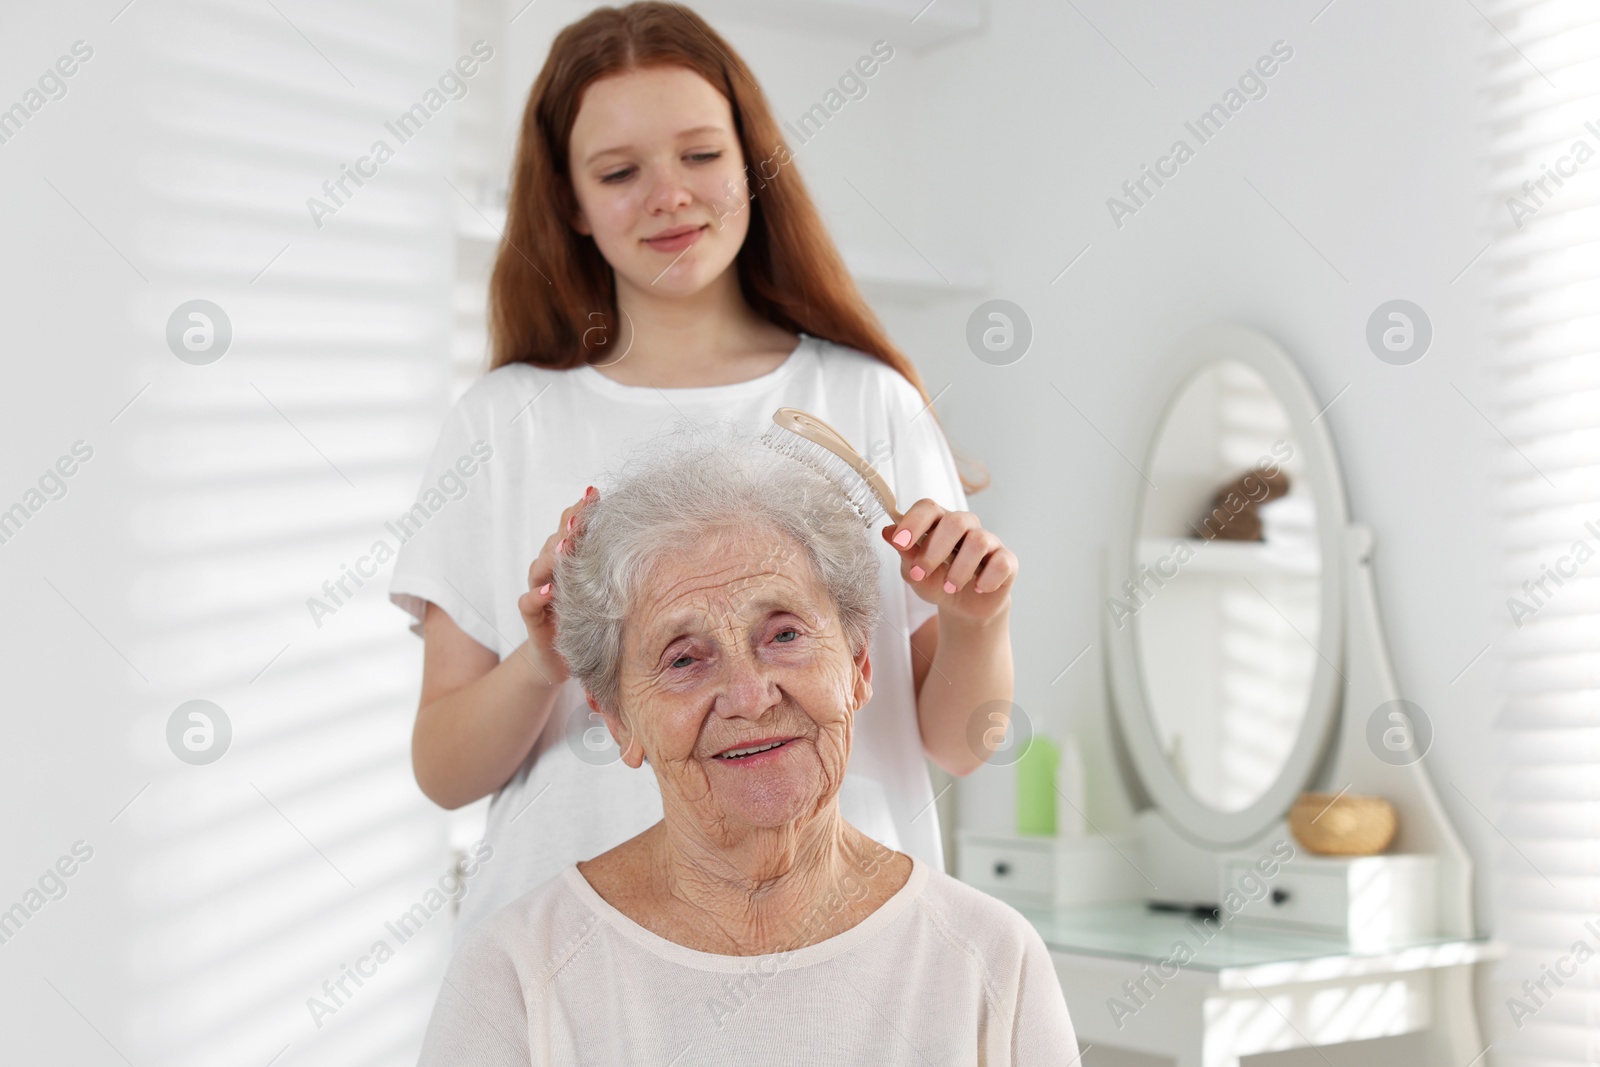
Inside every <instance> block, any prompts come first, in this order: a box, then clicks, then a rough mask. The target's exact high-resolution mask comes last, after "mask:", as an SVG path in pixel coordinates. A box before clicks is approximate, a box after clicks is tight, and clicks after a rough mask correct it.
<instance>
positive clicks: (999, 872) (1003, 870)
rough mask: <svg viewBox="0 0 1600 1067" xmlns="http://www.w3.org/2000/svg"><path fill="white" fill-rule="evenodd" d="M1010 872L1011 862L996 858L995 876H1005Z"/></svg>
mask: <svg viewBox="0 0 1600 1067" xmlns="http://www.w3.org/2000/svg"><path fill="white" fill-rule="evenodd" d="M1010 873H1011V864H1009V863H1007V862H1006V861H1005V860H995V861H994V876H995V877H996V878H1004V877H1005V876H1006V875H1008V874H1010Z"/></svg>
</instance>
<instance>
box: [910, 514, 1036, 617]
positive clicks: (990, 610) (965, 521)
mask: <svg viewBox="0 0 1600 1067" xmlns="http://www.w3.org/2000/svg"><path fill="white" fill-rule="evenodd" d="M883 539H884V540H885V541H888V542H889V544H891V545H893V546H894V548H895V550H896V551H898V552H899V553H900V575H901V577H903V578H904V579H905V580H906V581H907V582H909V583H910V584H911V588H912V589H914V590H916V593H917V595H918V596H919V597H921V598H922V599H923V600H926V601H927V602H928V603H930V604H935V605H937V606H938V607H939V609H940V611H941V612H945V611H949V612H953V613H954V614H956V615H958V616H960V617H962V618H964V619H968V620H971V621H973V622H987V621H988V620H990V619H993V618H995V617H996V616H998V615H1000V614H1001V613H1003V612H1005V611H1007V610H1008V609H1009V608H1010V606H1011V586H1012V583H1013V582H1014V581H1015V579H1016V576H1017V557H1016V553H1014V552H1012V551H1011V550H1010V549H1009V548H1007V547H1006V546H1005V545H1004V544H1002V543H1001V541H1000V538H999V537H997V536H995V535H994V534H993V533H990V532H989V531H988V530H985V529H984V528H983V524H982V523H980V522H979V521H978V517H977V516H976V515H974V514H973V513H972V512H970V511H947V510H945V509H944V508H942V507H940V506H939V505H938V504H936V503H935V502H934V501H932V500H930V499H928V498H926V497H924V498H923V499H921V500H919V501H917V502H916V503H915V504H912V505H911V507H909V508H907V509H906V511H905V513H904V514H903V515H902V516H901V518H900V522H899V523H897V524H894V525H889V526H885V527H884V528H883Z"/></svg>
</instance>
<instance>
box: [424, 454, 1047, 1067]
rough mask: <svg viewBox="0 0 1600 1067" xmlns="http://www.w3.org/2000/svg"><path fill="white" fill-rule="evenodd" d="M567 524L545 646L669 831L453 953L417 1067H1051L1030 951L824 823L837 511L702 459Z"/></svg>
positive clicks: (845, 702)
mask: <svg viewBox="0 0 1600 1067" xmlns="http://www.w3.org/2000/svg"><path fill="white" fill-rule="evenodd" d="M580 515H581V517H580V520H579V522H578V524H577V526H576V529H575V531H574V533H573V535H572V536H571V539H570V540H571V548H570V549H569V550H568V551H567V552H565V553H563V554H562V555H561V556H560V557H558V563H557V566H556V581H555V585H556V594H555V595H556V597H557V602H558V609H557V610H558V624H557V626H558V637H557V642H556V647H557V650H558V651H559V652H560V653H561V655H562V656H563V657H564V658H565V659H566V661H567V663H568V664H569V666H570V669H571V671H572V674H573V676H574V677H576V678H578V679H579V680H580V682H581V683H582V684H583V686H584V689H585V690H586V692H587V693H588V699H589V703H590V705H591V706H592V707H593V708H594V709H595V710H596V711H598V712H599V713H600V714H601V715H602V716H603V717H604V719H605V722H606V725H607V727H608V728H609V729H610V731H611V734H612V736H613V737H614V738H615V739H616V741H617V743H618V745H619V746H620V747H621V750H622V759H623V760H625V761H626V762H627V765H628V766H630V767H633V768H636V769H637V768H639V767H641V766H643V765H644V764H645V763H647V762H648V763H649V765H650V771H651V772H653V773H654V775H655V779H656V783H657V785H658V786H659V787H660V790H661V798H662V808H663V812H664V818H663V819H662V820H661V821H660V822H658V823H656V824H655V825H654V826H652V827H651V828H650V829H648V830H646V831H645V832H644V833H642V834H640V835H639V836H637V837H634V838H632V839H631V840H629V841H626V842H624V843H623V844H621V845H619V846H617V847H616V848H614V849H612V850H611V851H609V852H606V853H603V854H601V855H599V856H596V857H595V858H594V859H592V860H588V861H586V862H583V863H578V864H574V865H573V866H570V867H568V868H567V869H566V870H565V871H564V872H563V873H562V874H561V875H559V876H557V877H556V878H553V879H551V880H550V881H549V882H546V883H545V884H544V885H542V886H540V887H539V888H537V889H535V890H533V891H532V892H530V893H528V894H526V895H525V896H523V897H521V898H520V899H518V900H516V901H514V902H512V903H511V904H509V905H507V906H505V907H504V908H502V909H500V910H499V911H498V912H496V913H495V914H494V915H493V916H491V917H490V918H489V919H487V920H486V921H485V922H483V923H482V924H481V925H480V926H479V927H478V928H477V929H475V930H474V931H473V932H472V934H471V935H470V936H469V937H468V939H467V940H466V941H465V943H464V944H463V945H462V946H461V949H460V951H459V952H458V953H457V955H456V956H455V958H454V960H453V961H452V963H451V965H450V968H449V972H448V974H447V976H446V979H445V984H444V986H443V988H442V989H441V992H440V995H439V999H438V1002H437V1004H436V1005H435V1007H434V1011H433V1016H432V1019H431V1020H430V1022H429V1025H428V1031H427V1036H426V1038H425V1041H424V1046H423V1053H422V1058H421V1061H420V1062H421V1063H422V1064H424V1065H434V1064H463V1065H467V1064H470V1065H473V1067H481V1065H485V1064H491V1065H495V1064H519V1065H521V1064H541V1065H543V1064H577V1063H584V1064H606V1065H617V1067H621V1065H634V1064H656V1065H659V1067H668V1065H673V1067H690V1065H692V1064H727V1065H734V1064H738V1065H740V1067H747V1065H752V1064H779V1063H782V1064H806V1065H813V1064H824V1065H834V1064H858V1063H859V1064H873V1065H879V1064H901V1063H904V1064H941V1065H943V1064H988V1065H999V1064H1023V1065H1033V1064H1069V1063H1071V1062H1073V1061H1074V1060H1075V1059H1076V1057H1077V1055H1078V1050H1077V1045H1076V1043H1075V1039H1074V1035H1073V1029H1072V1024H1071V1022H1070V1020H1069V1019H1068V1017H1067V1008H1066V1003H1065V1001H1064V1000H1063V998H1062V994H1061V988H1060V986H1059V984H1058V982H1057V980H1056V975H1055V971H1054V969H1053V967H1052V965H1051V962H1050V957H1049V954H1048V952H1047V950H1046V949H1045V946H1044V943H1043V941H1042V940H1041V939H1040V937H1039V935H1038V933H1037V932H1035V930H1034V929H1033V928H1032V926H1030V925H1029V924H1028V923H1027V922H1026V921H1025V920H1024V919H1023V918H1022V916H1020V915H1019V914H1018V913H1017V912H1016V911H1014V910H1013V909H1012V908H1011V907H1009V906H1008V905H1006V904H1004V903H1002V902H1001V901H998V900H996V899H994V898H992V897H990V896H987V895H985V894H984V893H981V892H979V891H978V890H975V889H973V888H971V887H969V886H966V885H964V884H963V883H961V882H958V881H956V880H955V879H954V878H951V877H950V876H948V875H946V874H943V873H940V872H938V871H935V870H933V869H932V868H930V867H928V866H927V865H925V864H924V863H923V862H922V861H921V860H920V859H916V858H915V857H912V856H909V855H906V854H904V853H901V852H897V851H894V850H893V849H889V848H887V847H885V846H883V845H880V844H878V843H877V842H875V841H874V840H872V839H871V838H869V837H867V836H866V835H865V834H863V833H862V832H861V831H859V830H857V829H856V828H855V827H854V826H851V825H850V824H849V823H847V822H845V821H844V819H843V818H841V817H840V815H839V808H838V800H837V795H838V792H839V786H840V781H841V779H842V778H843V777H844V773H845V766H846V763H847V762H848V761H849V758H850V739H851V730H852V727H853V724H854V717H855V714H856V712H857V711H858V710H859V709H860V708H861V707H862V706H863V705H864V704H866V702H867V699H868V698H869V697H870V696H871V694H872V663H871V662H870V659H869V656H868V647H869V646H868V639H869V637H870V635H871V633H872V629H873V626H874V625H875V623H876V621H877V617H878V604H877V596H878V582H877V577H876V567H877V561H876V558H875V556H874V554H873V552H872V548H871V545H870V542H869V540H868V533H867V529H866V525H865V523H863V522H862V520H861V518H860V517H859V516H858V515H857V514H856V512H855V511H854V510H853V509H852V508H851V507H850V505H849V504H847V502H846V501H845V499H844V497H843V496H842V494H841V493H840V492H839V491H838V489H837V488H836V487H835V486H834V485H833V484H832V483H831V482H829V481H828V480H827V479H826V478H824V477H823V476H822V475H820V474H818V473H816V472H814V471H813V470H812V469H810V468H809V467H807V466H806V465H804V464H802V463H799V462H796V461H795V460H793V459H789V458H786V457H784V456H781V455H778V454H777V453H775V452H772V451H770V450H768V449H767V448H766V447H765V446H764V445H762V444H761V443H759V442H756V441H754V440H753V439H751V438H747V437H740V436H736V435H732V434H727V435H724V436H723V437H722V438H721V439H719V440H708V439H707V438H705V437H704V436H702V437H700V438H698V439H691V440H690V441H689V443H688V444H687V445H683V444H680V445H678V446H676V447H672V448H663V449H660V450H657V451H655V452H654V453H653V454H651V455H650V456H648V457H647V458H645V459H644V461H643V466H642V467H637V468H635V469H633V470H632V471H630V472H629V473H628V476H627V477H626V478H625V479H624V480H623V481H622V482H621V484H620V485H618V486H616V487H615V488H614V489H612V490H610V491H608V492H606V493H604V494H602V495H601V496H600V498H599V499H598V500H596V501H594V502H593V503H592V504H590V505H588V506H587V507H586V508H585V509H584V511H583V512H581V513H580Z"/></svg>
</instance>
